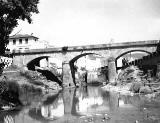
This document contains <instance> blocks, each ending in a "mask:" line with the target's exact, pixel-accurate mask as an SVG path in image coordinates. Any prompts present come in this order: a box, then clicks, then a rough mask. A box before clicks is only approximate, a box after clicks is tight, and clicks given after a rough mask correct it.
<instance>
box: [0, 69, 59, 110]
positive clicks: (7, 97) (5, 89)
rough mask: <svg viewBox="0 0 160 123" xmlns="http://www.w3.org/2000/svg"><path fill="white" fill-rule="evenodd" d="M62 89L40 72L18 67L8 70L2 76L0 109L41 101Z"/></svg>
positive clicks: (0, 82)
mask: <svg viewBox="0 0 160 123" xmlns="http://www.w3.org/2000/svg"><path fill="white" fill-rule="evenodd" d="M60 90H62V87H60V86H59V85H58V84H57V83H56V82H54V81H50V80H47V79H46V77H44V76H42V74H41V73H39V72H36V71H30V70H25V69H18V68H16V69H10V70H6V71H4V72H3V74H2V76H1V77H0V110H11V109H14V108H16V107H19V106H26V105H30V104H31V103H32V102H40V100H41V99H42V97H43V99H44V97H45V96H47V95H49V94H52V95H53V94H57V93H58V92H59V91H60ZM33 99H34V100H36V101H33ZM35 105H37V104H35Z"/></svg>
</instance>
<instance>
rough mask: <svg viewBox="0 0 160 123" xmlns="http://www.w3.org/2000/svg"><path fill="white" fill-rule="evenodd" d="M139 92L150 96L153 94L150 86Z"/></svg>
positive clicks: (142, 88)
mask: <svg viewBox="0 0 160 123" xmlns="http://www.w3.org/2000/svg"><path fill="white" fill-rule="evenodd" d="M139 92H140V93H144V94H150V93H152V90H151V88H150V87H149V86H143V87H141V88H140V90H139Z"/></svg>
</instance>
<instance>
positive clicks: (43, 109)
mask: <svg viewBox="0 0 160 123" xmlns="http://www.w3.org/2000/svg"><path fill="white" fill-rule="evenodd" d="M36 104H38V103H36ZM39 104H40V105H31V106H27V107H24V108H23V109H21V110H20V111H18V112H17V111H10V112H2V113H1V114H0V122H1V121H2V120H3V119H4V118H5V117H6V116H8V115H9V116H12V119H13V120H14V123H28V122H30V123H44V122H46V123H54V122H55V123H59V122H60V123H66V122H67V123H75V122H76V123H81V122H89V121H87V120H88V119H89V118H90V122H91V121H93V122H95V123H99V122H102V121H103V122H107V123H108V122H110V123H115V122H118V123H128V122H131V123H132V122H136V121H140V122H141V123H145V122H148V123H150V122H149V121H150V120H149V119H145V118H146V117H147V116H148V114H147V112H150V113H152V114H153V113H154V114H156V117H158V118H160V110H159V109H160V106H159V105H160V104H159V103H157V102H151V101H148V100H146V99H145V98H144V97H143V96H142V97H140V96H139V95H135V96H122V95H119V94H116V93H109V92H106V91H103V90H102V89H101V88H100V87H93V86H92V87H91V86H88V87H83V88H77V89H75V88H73V89H66V90H64V91H62V92H60V93H59V94H57V96H55V95H54V96H49V97H48V98H47V99H45V101H43V102H41V103H40V102H39ZM146 109H149V110H148V111H147V112H146ZM106 114H107V115H106ZM106 116H107V118H106ZM1 119H2V120H1ZM2 122H3V121H2Z"/></svg>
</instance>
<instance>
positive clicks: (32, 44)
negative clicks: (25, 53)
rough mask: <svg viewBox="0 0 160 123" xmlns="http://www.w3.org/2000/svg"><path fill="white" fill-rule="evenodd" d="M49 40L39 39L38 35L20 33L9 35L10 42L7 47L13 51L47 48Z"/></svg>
mask: <svg viewBox="0 0 160 123" xmlns="http://www.w3.org/2000/svg"><path fill="white" fill-rule="evenodd" d="M47 47H48V42H46V41H39V40H38V37H36V36H33V35H28V34H23V35H22V34H18V35H14V36H10V37H9V44H8V45H7V48H8V49H10V51H11V52H12V51H13V50H29V49H40V48H47Z"/></svg>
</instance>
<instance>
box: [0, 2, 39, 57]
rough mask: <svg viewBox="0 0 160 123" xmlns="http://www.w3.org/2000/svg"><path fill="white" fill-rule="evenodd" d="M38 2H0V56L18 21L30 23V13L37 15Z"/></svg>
mask: <svg viewBox="0 0 160 123" xmlns="http://www.w3.org/2000/svg"><path fill="white" fill-rule="evenodd" d="M38 3H39V0H0V56H1V55H4V54H5V50H6V46H7V44H8V38H9V34H10V33H11V32H12V31H13V29H14V28H15V27H16V26H17V25H18V20H27V21H28V22H29V23H31V22H32V19H31V16H32V13H36V14H37V13H38V12H39V11H38V6H37V5H38Z"/></svg>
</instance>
